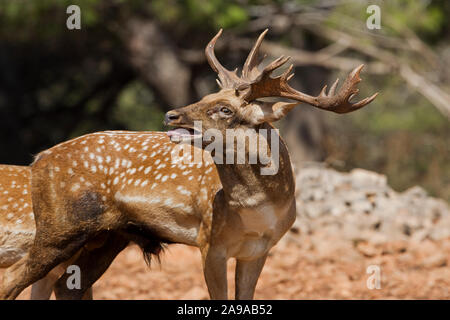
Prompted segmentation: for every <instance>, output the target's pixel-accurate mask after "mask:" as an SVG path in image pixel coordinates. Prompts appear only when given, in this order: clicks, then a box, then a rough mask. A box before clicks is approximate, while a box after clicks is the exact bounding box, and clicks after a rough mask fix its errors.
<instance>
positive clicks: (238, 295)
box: [235, 254, 267, 300]
mask: <svg viewBox="0 0 450 320" xmlns="http://www.w3.org/2000/svg"><path fill="white" fill-rule="evenodd" d="M266 258H267V254H265V255H264V256H262V257H260V258H258V259H255V260H249V261H247V260H239V259H236V273H235V282H236V292H235V299H236V300H251V299H253V295H254V293H255V287H256V283H257V282H258V278H259V275H260V274H261V271H262V268H263V267H264V263H265V262H266Z"/></svg>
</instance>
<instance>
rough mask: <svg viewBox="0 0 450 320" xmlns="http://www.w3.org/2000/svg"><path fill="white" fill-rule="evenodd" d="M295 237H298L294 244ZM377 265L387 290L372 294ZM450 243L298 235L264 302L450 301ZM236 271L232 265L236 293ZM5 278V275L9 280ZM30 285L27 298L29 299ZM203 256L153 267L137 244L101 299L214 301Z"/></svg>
mask: <svg viewBox="0 0 450 320" xmlns="http://www.w3.org/2000/svg"><path fill="white" fill-rule="evenodd" d="M292 239H293V240H292ZM370 265H377V266H380V271H381V288H380V289H372V290H370V289H368V288H367V285H366V282H367V279H368V277H370V274H367V273H366V270H367V267H368V266H370ZM449 265H450V239H447V240H441V241H438V242H433V241H430V240H425V241H422V242H420V243H410V242H405V243H402V242H397V243H388V244H383V245H378V246H376V245H372V244H368V243H347V242H343V241H337V240H333V239H329V241H315V240H314V239H312V238H311V239H308V238H305V239H303V240H302V241H301V243H300V242H299V241H298V240H295V238H291V240H290V241H285V242H284V243H281V244H279V245H277V246H276V247H275V248H274V249H273V250H272V253H271V255H270V257H269V258H268V260H267V263H266V266H265V268H264V270H263V272H262V276H261V278H260V280H259V283H258V286H257V289H256V294H255V298H257V299H448V298H449V297H450V292H449V290H450V267H449ZM233 266H234V262H231V261H230V264H229V277H228V280H229V284H230V288H231V290H230V292H233V289H234V288H233V284H232V279H233V276H234V275H233ZM1 274H2V273H0V275H1ZM29 294H30V289H29V288H28V289H27V290H26V291H24V292H23V293H22V294H21V295H20V297H19V298H20V299H27V298H28V297H29ZM207 297H208V295H207V290H206V286H205V284H204V280H203V275H202V268H201V262H200V254H199V252H198V250H197V249H195V248H192V247H187V246H182V245H172V246H170V247H169V248H168V249H167V250H166V251H165V253H164V254H163V256H162V259H161V264H158V263H157V262H153V263H152V267H151V268H148V267H147V266H146V264H145V263H144V261H143V259H142V254H141V252H140V251H139V249H138V248H137V247H135V246H132V247H129V248H127V249H126V250H125V251H123V252H122V253H121V254H120V255H119V256H118V257H117V259H116V260H115V261H114V263H113V264H112V265H111V267H110V268H109V270H108V271H107V273H106V274H105V275H104V276H103V277H102V278H101V279H100V280H99V281H98V282H97V283H96V284H95V286H94V298H95V299H207Z"/></svg>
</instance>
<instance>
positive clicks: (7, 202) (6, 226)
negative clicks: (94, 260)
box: [0, 165, 92, 300]
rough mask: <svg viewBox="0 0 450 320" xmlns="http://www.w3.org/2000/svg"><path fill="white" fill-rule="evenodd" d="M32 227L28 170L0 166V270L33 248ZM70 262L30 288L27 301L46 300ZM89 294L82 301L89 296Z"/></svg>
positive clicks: (33, 232)
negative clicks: (29, 297) (29, 295)
mask: <svg viewBox="0 0 450 320" xmlns="http://www.w3.org/2000/svg"><path fill="white" fill-rule="evenodd" d="M35 231H36V226H35V223H34V216H33V206H32V203H31V170H30V168H29V167H26V166H13V165H0V268H8V267H10V266H11V265H13V264H14V263H16V262H17V261H19V260H20V259H21V258H22V257H23V256H24V255H25V254H26V253H27V252H28V250H29V249H30V247H31V245H32V244H33V240H34V235H35ZM68 264H70V261H68V262H63V263H62V264H60V265H59V266H58V267H56V268H54V270H52V271H51V272H50V273H49V274H48V275H47V276H45V277H44V278H42V279H41V280H39V281H38V282H36V283H34V284H33V285H32V289H31V299H32V300H46V299H49V298H50V296H51V293H52V290H53V285H54V284H55V283H56V281H57V280H58V278H59V277H60V276H61V274H63V273H64V271H65V270H66V267H67V265H68ZM91 294H92V293H91V290H89V291H88V292H87V295H86V296H85V298H89V297H90V296H91Z"/></svg>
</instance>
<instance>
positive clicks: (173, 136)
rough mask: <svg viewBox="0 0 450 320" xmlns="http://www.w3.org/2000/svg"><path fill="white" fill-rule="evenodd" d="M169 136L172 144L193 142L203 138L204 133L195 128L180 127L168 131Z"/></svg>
mask: <svg viewBox="0 0 450 320" xmlns="http://www.w3.org/2000/svg"><path fill="white" fill-rule="evenodd" d="M167 135H168V136H169V138H170V140H171V141H172V142H182V141H191V140H193V139H197V138H201V137H202V133H201V132H200V131H198V130H196V129H193V128H183V127H178V128H175V129H172V130H169V131H167Z"/></svg>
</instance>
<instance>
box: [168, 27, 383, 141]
mask: <svg viewBox="0 0 450 320" xmlns="http://www.w3.org/2000/svg"><path fill="white" fill-rule="evenodd" d="M267 31H268V30H267V29H266V30H265V31H264V32H263V33H262V34H261V35H260V36H259V38H258V39H257V41H256V43H255V45H254V46H253V48H252V50H251V51H250V53H249V55H248V57H247V59H246V61H245V63H244V66H243V68H242V73H241V76H240V77H239V76H238V75H237V68H236V69H235V70H234V71H230V70H227V69H226V68H225V67H223V66H222V65H221V64H220V62H219V61H218V60H217V58H216V56H215V54H214V45H215V44H216V41H217V39H218V38H219V37H220V35H221V33H222V30H220V31H219V32H218V33H217V35H216V36H215V37H214V38H213V39H212V40H211V41H210V42H209V43H208V45H207V46H206V49H205V54H206V58H207V60H208V62H209V64H210V65H211V67H212V69H213V70H214V71H215V72H217V74H218V78H219V79H218V80H217V83H218V84H219V86H220V88H221V90H220V91H219V92H217V93H213V94H209V95H207V96H205V97H204V98H203V99H201V100H200V101H198V102H196V103H193V104H191V105H188V106H186V107H183V108H179V109H176V110H171V111H169V112H167V113H166V117H165V123H166V124H167V125H170V126H174V127H176V129H174V130H170V131H169V132H168V134H169V136H170V137H171V139H172V141H177V142H179V141H187V140H191V141H192V140H193V139H198V138H201V136H202V133H203V132H204V131H206V130H208V129H216V130H219V131H220V132H221V133H222V134H223V136H225V131H226V130H227V129H244V130H245V129H252V128H253V129H256V128H257V127H258V126H259V125H260V124H262V123H264V122H273V121H277V120H280V119H281V118H283V117H284V116H285V115H286V114H287V113H288V112H289V111H290V110H291V109H292V108H293V107H294V106H296V105H297V104H298V103H300V102H306V103H308V104H310V105H312V106H314V107H317V108H321V109H324V110H328V111H333V112H336V113H347V112H352V111H355V110H357V109H359V108H362V107H364V106H365V105H367V104H368V103H370V102H371V101H372V100H374V99H375V97H376V95H377V93H376V94H374V95H372V96H371V97H369V98H365V99H364V100H362V101H360V102H357V103H351V102H350V99H351V98H352V97H353V96H354V95H355V94H356V93H357V92H358V89H357V88H356V86H357V84H358V83H359V82H360V81H361V79H360V77H359V73H360V72H361V69H362V68H363V65H361V66H359V67H357V68H355V69H354V70H353V71H352V72H351V73H350V74H349V76H348V77H347V79H346V80H345V82H344V84H343V86H342V88H341V89H340V90H339V92H337V93H335V91H336V87H337V84H338V80H339V79H338V80H336V81H335V82H334V84H333V85H332V86H331V88H330V90H329V92H328V93H327V92H326V86H324V88H323V89H322V91H321V92H320V94H319V95H318V96H317V97H314V96H310V95H307V94H304V93H301V92H299V91H297V90H295V89H293V88H292V87H290V86H289V84H288V81H289V79H291V78H292V77H293V74H291V71H292V67H293V66H292V65H290V66H289V67H288V68H287V69H286V71H285V72H283V73H282V74H281V75H280V76H278V77H271V74H272V72H273V71H274V70H276V69H278V68H279V67H281V66H282V65H284V64H285V63H286V62H287V61H288V60H289V57H284V56H281V57H279V58H278V59H276V60H274V61H273V62H271V63H270V64H269V65H267V66H266V67H264V68H262V69H261V70H260V69H258V66H259V64H260V62H261V61H262V59H263V58H260V57H259V55H258V51H259V48H260V46H261V43H262V41H263V38H264V36H265V35H266V33H267ZM265 97H281V98H287V99H291V100H295V101H297V102H295V103H289V102H281V101H279V102H263V101H260V100H258V99H259V98H265ZM194 121H201V122H202V131H203V132H199V131H197V130H194V129H195V128H194Z"/></svg>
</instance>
